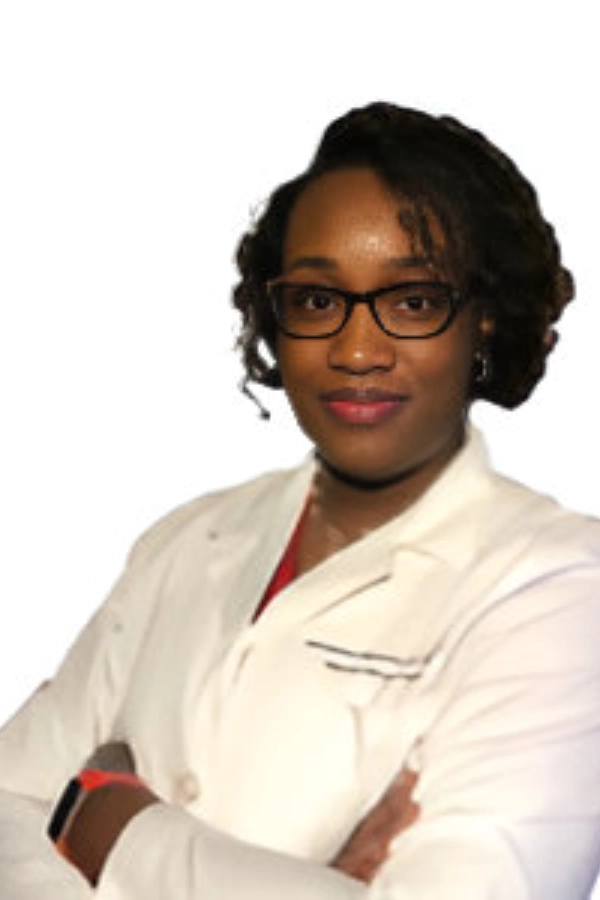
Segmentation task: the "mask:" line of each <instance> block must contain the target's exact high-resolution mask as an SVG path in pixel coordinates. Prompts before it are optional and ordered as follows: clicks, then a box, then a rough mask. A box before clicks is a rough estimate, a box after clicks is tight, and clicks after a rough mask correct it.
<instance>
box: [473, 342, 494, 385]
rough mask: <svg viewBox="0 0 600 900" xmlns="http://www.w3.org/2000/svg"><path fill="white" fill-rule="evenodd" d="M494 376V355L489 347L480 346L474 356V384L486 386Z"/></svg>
mask: <svg viewBox="0 0 600 900" xmlns="http://www.w3.org/2000/svg"><path fill="white" fill-rule="evenodd" d="M493 377H494V367H493V365H492V357H491V355H490V352H489V350H488V348H487V347H485V346H481V347H479V348H478V349H477V350H476V351H475V354H474V356H473V384H475V385H477V387H478V388H482V387H485V385H487V384H489V383H490V382H491V380H492V378H493Z"/></svg>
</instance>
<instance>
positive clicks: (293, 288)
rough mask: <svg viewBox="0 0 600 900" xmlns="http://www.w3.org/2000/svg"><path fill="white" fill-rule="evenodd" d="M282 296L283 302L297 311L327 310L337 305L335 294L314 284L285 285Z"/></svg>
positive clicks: (316, 311)
mask: <svg viewBox="0 0 600 900" xmlns="http://www.w3.org/2000/svg"><path fill="white" fill-rule="evenodd" d="M284 297H285V302H286V303H287V304H289V305H290V307H292V308H293V309H294V310H296V311H298V312H306V313H310V312H314V313H320V312H327V311H329V310H332V309H335V308H336V307H337V306H338V305H339V299H338V298H336V296H335V294H333V293H332V292H331V291H330V290H328V289H327V288H321V287H318V286H315V285H308V284H307V285H296V284H294V285H285V293H284Z"/></svg>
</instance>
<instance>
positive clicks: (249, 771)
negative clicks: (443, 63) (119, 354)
mask: <svg viewBox="0 0 600 900" xmlns="http://www.w3.org/2000/svg"><path fill="white" fill-rule="evenodd" d="M238 263H239V268H240V273H241V280H240V283H239V284H238V286H237V288H236V291H235V304H236V306H237V308H238V309H239V310H240V312H241V314H242V320H243V326H242V331H241V338H240V345H241V348H242V351H243V356H244V360H245V365H246V373H247V381H246V387H247V385H248V382H251V381H255V382H259V383H262V384H266V385H268V386H271V387H274V388H275V387H283V389H284V390H285V392H286V394H287V396H288V398H289V401H290V403H291V405H292V408H293V410H294V412H295V414H296V417H297V419H298V422H299V424H300V426H301V428H303V429H304V431H305V432H306V434H307V435H308V436H309V437H310V438H311V440H312V441H313V443H314V446H315V454H314V458H313V459H311V460H309V461H308V462H306V463H305V464H304V465H302V466H301V467H300V468H299V469H297V470H294V471H292V472H283V473H282V472H279V473H274V474H270V475H266V476H263V477H261V478H259V479H257V480H255V481H253V482H251V483H249V484H246V485H242V486H241V487H237V488H234V489H232V490H228V491H223V492H219V493H217V494H214V495H211V496H209V497H206V498H203V499H201V500H199V501H195V502H193V503H191V504H189V505H188V506H186V507H184V508H182V509H180V510H178V511H176V512H175V513H173V514H171V515H170V516H168V517H167V518H166V519H165V520H163V521H162V522H160V523H159V524H158V525H156V526H155V527H154V528H153V529H151V530H150V532H148V534H147V535H145V536H144V537H143V538H142V539H141V541H140V542H139V543H138V545H137V546H136V548H135V550H134V552H133V554H132V556H131V559H130V562H129V565H128V567H127V569H126V571H125V574H124V575H123V577H122V579H121V581H120V582H119V584H118V585H117V587H116V589H115V591H114V593H113V594H112V596H111V597H110V598H109V600H108V602H107V603H106V605H105V606H104V607H103V608H102V609H101V610H100V612H99V613H98V614H97V616H96V617H95V619H94V620H93V621H92V623H91V624H90V625H89V626H88V628H87V629H86V631H85V632H84V634H83V635H82V636H81V638H80V639H79V641H78V642H77V644H76V645H75V647H74V649H73V650H72V651H71V653H70V655H69V656H68V657H67V660H66V662H65V664H64V666H63V667H62V669H61V670H60V672H59V673H58V675H57V677H56V678H55V680H54V681H53V682H52V684H51V685H49V686H47V687H46V688H44V689H43V690H42V691H41V692H39V693H38V694H37V695H36V696H35V697H34V698H32V700H31V701H30V702H29V704H28V705H27V706H26V707H25V708H24V709H23V710H22V711H21V712H20V713H19V714H18V715H17V716H16V717H15V719H14V720H13V721H12V722H11V723H9V724H8V725H7V726H6V728H5V729H4V732H3V734H2V737H1V741H0V772H1V773H2V775H1V776H0V777H1V779H2V787H3V788H4V792H3V795H2V802H1V804H0V822H1V824H2V828H1V829H0V833H1V834H2V837H1V838H0V854H1V855H0V861H1V866H0V872H1V876H0V886H2V890H3V893H2V896H3V897H4V896H7V897H10V898H15V900H24V898H29V896H33V892H34V891H35V896H36V898H42V900H44V898H47V897H48V898H50V897H54V896H59V894H60V896H61V898H65V897H71V896H73V897H82V898H83V897H86V896H88V894H89V892H90V890H92V888H90V887H89V885H90V884H91V885H94V886H95V887H94V888H93V890H95V891H96V892H97V893H98V894H99V896H101V897H107V898H128V900H132V898H134V897H140V898H141V897H143V898H144V900H148V898H149V900H153V898H157V900H158V898H164V897H169V896H177V897H178V898H181V900H187V898H189V900H192V898H193V900H200V898H202V900H213V898H214V900H217V898H218V900H222V898H224V897H227V898H229V900H235V898H237V897H240V898H242V897H243V898H248V897H250V898H253V897H257V898H258V897H260V898H261V900H269V898H277V900H279V898H281V897H282V896H285V897H286V898H288V900H294V898H312V897H315V898H323V900H341V898H354V897H356V898H361V897H364V898H383V897H385V898H394V900H396V898H397V900H404V898H407V900H408V898H411V900H412V898H414V900H438V898H439V900H442V898H444V900H447V898H449V897H457V898H458V897H460V898H469V900H480V898H481V900H484V898H491V897H494V898H498V900H503V898H506V900H521V898H523V900H525V898H528V900H531V898H541V897H544V900H565V898H567V897H568V898H569V900H583V898H585V897H587V896H588V895H589V891H590V890H591V885H592V883H593V880H594V875H595V871H596V868H597V861H598V860H599V859H600V825H599V817H600V679H599V675H600V658H599V654H598V653H597V649H596V643H597V638H596V634H597V629H598V626H599V625H600V610H599V608H598V607H599V604H600V590H599V588H600V527H599V526H598V523H597V522H595V521H592V520H589V519H586V518H584V517H583V516H579V515H576V514H574V513H571V512H568V511H566V510H564V509H562V508H561V507H560V506H558V505H557V504H556V503H554V502H553V501H552V500H550V499H548V498H545V497H542V496H539V495H537V494H535V493H534V492H532V491H530V490H528V489H526V488H524V487H522V486H520V485H517V484H514V483H512V482H509V481H507V480H505V479H503V478H501V477H500V476H498V475H496V474H495V473H493V472H492V471H491V470H490V468H489V466H488V463H487V460H486V454H485V450H484V447H483V442H482V439H481V437H480V436H479V435H478V434H477V433H476V432H475V431H474V430H473V429H472V428H471V426H470V425H469V421H468V414H469V408H470V405H471V403H472V401H473V400H474V399H475V398H477V397H481V398H485V399H488V400H491V401H493V402H496V403H500V404H502V405H504V406H507V407H513V406H516V405H518V404H519V403H521V402H522V401H523V400H525V399H526V397H527V396H528V395H529V393H530V392H531V390H532V389H533V387H534V386H535V384H536V382H537V381H538V380H539V378H540V377H541V376H542V374H543V372H544V366H545V358H546V355H547V353H548V352H549V351H550V350H551V349H552V347H553V345H554V342H555V337H554V332H553V328H552V326H553V323H554V322H555V321H556V319H557V318H558V316H559V315H560V312H561V310H562V308H563V307H564V305H565V303H566V302H567V301H568V300H569V299H570V298H571V295H572V283H571V279H570V277H569V274H568V272H567V271H566V270H565V269H564V268H563V267H562V265H561V262H560V257H559V249H558V246H557V243H556V241H555V239H554V236H553V232H552V229H551V228H550V226H549V225H548V224H547V223H546V222H545V221H544V219H543V217H542V216H541V213H540V211H539V208H538V204H537V200H536V197H535V194H534V192H533V190H532V188H531V187H530V185H529V184H528V183H527V182H526V181H525V180H524V179H523V177H522V176H521V174H520V173H519V172H518V170H517V169H516V168H515V166H514V165H513V164H512V163H511V162H510V161H509V160H508V159H507V158H506V157H505V156H504V155H503V154H502V153H501V152H500V151H499V150H497V149H496V148H495V147H494V146H493V145H491V144H490V143H488V142H487V140H486V139H485V138H483V137H482V136H481V135H480V134H478V133H476V132H472V131H470V130H468V129H466V128H465V127H463V126H462V125H460V124H459V123H458V122H456V121H454V120H452V119H448V118H441V119H436V118H432V117H430V116H427V115H425V114H423V113H419V112H415V111H410V110H404V109H399V108H397V107H393V106H391V105H387V104H374V105H372V106H369V107H366V108H365V109H361V110H356V111H353V112H351V113H349V114H348V115H347V116H345V117H343V118H342V119H340V120H339V121H336V122H334V123H333V124H332V125H331V126H330V128H329V129H328V130H327V132H326V133H325V135H324V137H323V140H322V142H321V145H320V147H319V149H318V151H317V154H316V157H315V159H314V160H313V162H312V163H311V165H310V167H309V168H308V170H307V171H306V172H305V173H304V174H303V175H301V176H300V177H299V178H297V179H295V180H293V181H291V182H289V183H287V184H285V185H283V186H282V187H281V188H279V189H278V190H277V191H276V192H275V193H274V194H273V196H272V198H271V200H270V202H269V204H268V205H267V207H266V209H265V211H264V213H263V215H262V216H261V217H260V219H259V220H258V222H257V223H256V226H255V228H254V229H253V230H252V232H251V233H249V234H248V235H246V236H245V237H244V239H243V240H242V243H241V245H240V249H239V254H238ZM115 746H116V749H117V750H120V752H121V755H123V754H125V755H126V761H125V766H124V768H127V769H129V770H131V769H133V768H134V766H135V769H136V773H137V774H136V775H133V774H131V772H129V773H128V774H125V775H123V774H121V775H119V774H118V773H116V772H115V770H116V769H118V768H123V765H122V759H120V760H118V761H117V762H115V759H114V756H113V757H111V753H114V751H115ZM94 751H96V755H95V756H93V757H92V763H91V764H88V768H89V766H90V765H91V767H92V768H93V769H94V770H95V771H94V772H92V773H91V774H90V773H89V772H88V773H87V774H85V775H84V776H82V778H81V779H80V782H79V783H78V784H76V785H75V787H72V788H71V789H70V791H69V792H68V794H67V796H66V798H65V797H63V803H62V807H61V809H59V811H58V814H57V813H56V812H55V813H54V816H53V820H52V825H51V833H52V836H53V838H54V839H55V840H56V841H57V842H58V847H59V849H61V850H62V853H63V854H64V855H66V856H68V857H69V858H70V860H71V863H72V864H73V865H69V864H68V863H67V862H65V861H64V860H63V859H62V858H61V856H60V855H59V854H57V853H56V852H55V850H54V848H53V847H52V846H51V844H50V842H49V841H48V840H46V838H45V837H44V836H43V834H42V831H43V828H44V827H45V824H46V821H47V817H48V814H49V809H50V808H51V807H53V806H54V805H55V803H56V798H57V797H58V796H59V795H60V794H61V791H62V788H63V786H64V783H65V782H66V781H67V780H68V779H69V777H70V776H71V775H72V774H73V772H77V770H78V768H79V767H80V766H81V765H82V763H83V761H84V760H86V759H88V758H89V757H90V754H94ZM107 757H108V762H107ZM99 769H104V770H106V769H108V770H109V772H108V774H107V773H106V772H105V773H104V774H102V772H99V771H98V770H99ZM413 772H415V773H416V774H414V775H413V774H412V773H413ZM138 776H139V778H138ZM140 779H141V780H140ZM413 787H414V796H413V797H412V798H411V797H410V791H411V789H412V788H413ZM5 835H6V837H5ZM372 841H374V851H373V855H372V856H371V851H372V850H373V847H372ZM340 848H341V849H340ZM69 892H70V893H69Z"/></svg>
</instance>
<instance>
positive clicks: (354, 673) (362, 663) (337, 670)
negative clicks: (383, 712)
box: [306, 639, 431, 707]
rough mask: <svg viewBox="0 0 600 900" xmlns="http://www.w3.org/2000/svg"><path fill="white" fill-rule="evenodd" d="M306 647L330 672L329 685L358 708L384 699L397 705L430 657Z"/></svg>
mask: <svg viewBox="0 0 600 900" xmlns="http://www.w3.org/2000/svg"><path fill="white" fill-rule="evenodd" d="M306 647H307V649H308V650H309V652H311V653H312V654H313V656H314V657H315V658H316V659H317V660H318V661H319V662H320V664H321V666H323V668H324V669H326V670H327V671H328V672H329V673H331V678H330V681H331V683H332V686H336V687H337V689H339V690H340V691H341V693H342V694H344V695H345V696H346V699H347V700H348V702H351V703H353V705H356V706H357V707H364V706H367V705H369V704H373V703H377V701H378V700H381V701H383V700H384V699H385V700H390V701H391V702H392V703H393V702H394V701H393V700H392V698H396V702H397V701H398V700H399V699H400V697H401V696H402V695H403V694H405V693H406V692H407V691H409V689H410V688H411V686H412V685H414V684H415V683H417V682H418V681H419V680H420V679H421V678H422V677H423V675H424V673H425V672H426V671H427V668H428V666H429V663H430V660H431V657H430V656H429V655H427V656H397V655H392V654H389V653H377V652H374V651H372V650H360V649H357V648H355V647H354V648H351V647H347V646H341V645H337V644H331V643H325V642H323V641H317V640H310V639H309V640H307V641H306ZM334 689H335V688H334ZM385 705H387V702H386V703H385Z"/></svg>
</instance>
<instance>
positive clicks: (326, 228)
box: [283, 168, 440, 266]
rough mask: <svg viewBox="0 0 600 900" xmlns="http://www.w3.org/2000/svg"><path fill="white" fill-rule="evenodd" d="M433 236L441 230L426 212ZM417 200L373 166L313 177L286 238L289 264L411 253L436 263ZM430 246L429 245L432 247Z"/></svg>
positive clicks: (291, 218)
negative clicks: (314, 259) (395, 189)
mask: <svg viewBox="0 0 600 900" xmlns="http://www.w3.org/2000/svg"><path fill="white" fill-rule="evenodd" d="M421 219H422V220H423V221H422V222H421V226H423V225H424V226H425V232H427V233H428V234H429V235H430V236H434V235H436V234H437V236H438V237H439V235H440V229H439V228H436V227H435V224H430V220H431V217H429V216H428V217H423V216H422V215H421ZM417 220H418V215H417V212H416V209H415V204H414V203H412V202H409V201H406V200H403V199H402V198H401V197H399V196H396V195H395V194H394V193H393V192H392V191H391V189H390V188H389V187H388V186H387V185H386V184H385V182H384V181H383V180H382V179H381V178H380V176H379V175H377V173H376V172H374V171H373V170H372V169H368V168H348V169H339V170H335V171H332V172H327V173H325V174H323V175H320V176H318V177H317V178H315V179H314V180H312V181H310V182H309V183H308V185H307V186H306V187H305V188H304V189H303V191H302V192H301V193H300V195H299V196H298V198H297V200H296V202H295V203H294V205H293V207H292V209H291V212H290V215H289V218H288V222H287V227H286V230H285V235H284V242H283V258H284V259H283V261H284V266H286V265H290V264H292V263H293V262H294V260H295V259H296V258H298V257H310V256H318V255H319V254H321V255H325V256H328V255H330V256H332V257H335V258H338V257H342V258H344V257H346V256H353V257H356V256H361V257H365V258H368V257H373V258H374V257H381V258H382V259H383V258H384V257H386V256H387V257H390V258H392V257H402V258H404V259H406V258H408V257H414V258H415V259H417V258H418V261H419V262H420V263H423V262H424V261H427V262H433V258H432V257H433V255H434V253H433V249H434V248H433V243H434V241H431V240H430V241H427V240H424V232H423V227H419V223H418V221H417ZM428 244H429V245H430V246H427V245H428Z"/></svg>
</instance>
